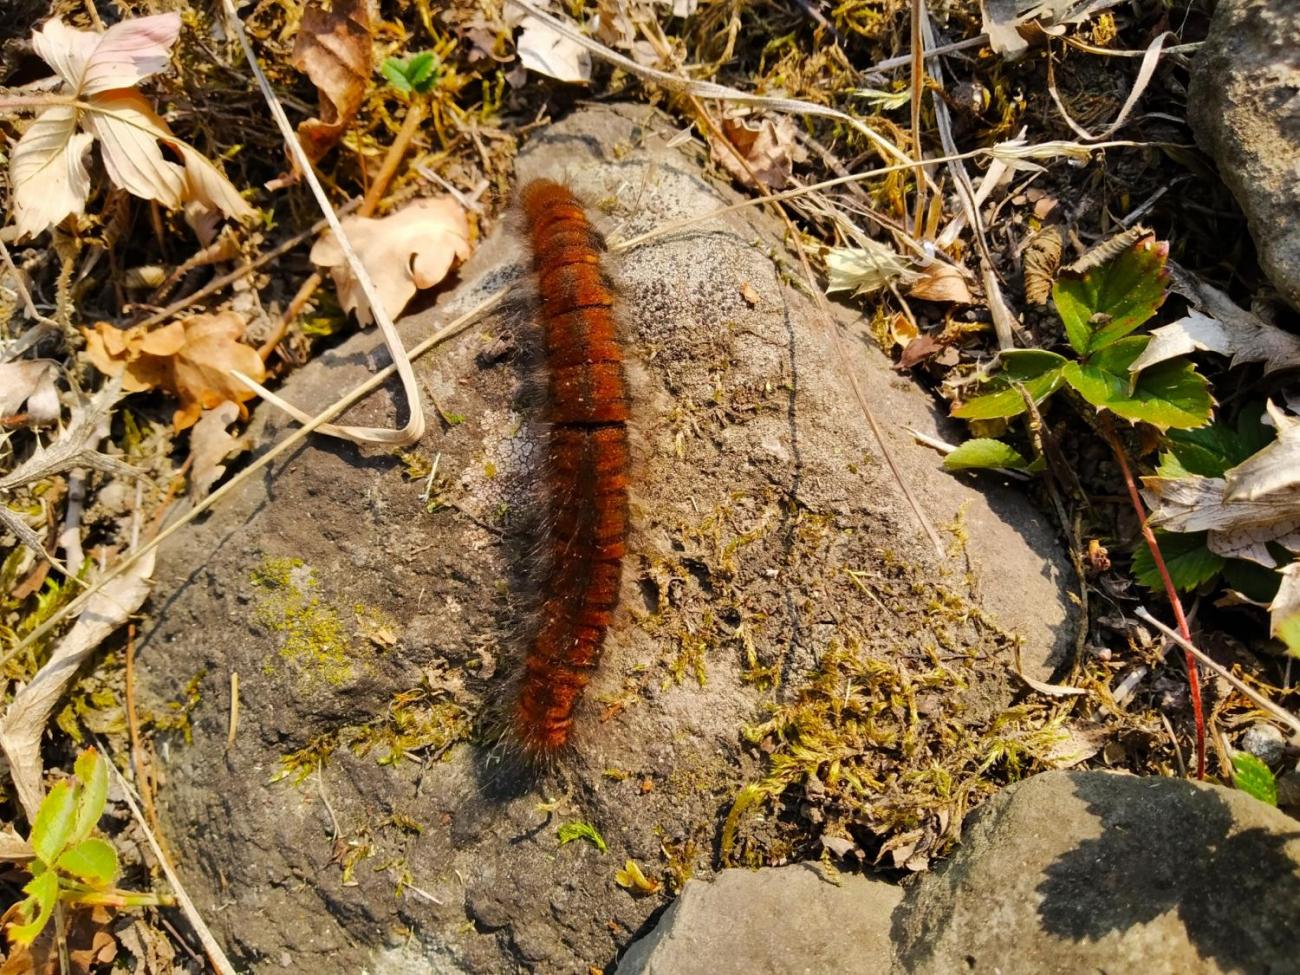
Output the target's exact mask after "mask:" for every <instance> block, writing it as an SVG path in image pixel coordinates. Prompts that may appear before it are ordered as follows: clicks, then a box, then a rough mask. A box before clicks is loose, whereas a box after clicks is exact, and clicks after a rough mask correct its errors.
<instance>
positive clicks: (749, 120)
mask: <svg viewBox="0 0 1300 975" xmlns="http://www.w3.org/2000/svg"><path fill="white" fill-rule="evenodd" d="M722 131H723V134H724V135H725V136H726V137H727V141H726V142H719V140H718V139H717V138H716V137H713V138H710V139H709V147H710V150H711V152H712V155H713V159H714V161H715V162H717V163H718V165H720V166H721V167H722V168H723V169H725V170H726V171H727V172H728V173H730V174H731V176H732V177H733V178H734V179H735V180H736V181H737V182H739V183H742V184H744V185H746V186H749V185H752V183H753V180H752V179H750V176H749V173H748V172H747V171H746V166H748V167H749V169H750V170H753V173H754V176H755V177H757V178H758V181H759V182H760V183H762V184H763V185H764V186H766V187H768V188H769V189H776V190H779V189H783V188H784V187H785V185H786V184H787V183H789V181H790V175H791V174H792V173H793V172H794V164H795V163H797V162H803V161H804V160H805V159H807V158H808V153H807V151H806V150H805V149H804V148H803V146H801V145H799V143H798V142H796V141H795V134H794V133H795V126H794V122H793V121H791V120H790V119H789V118H788V117H787V116H784V115H782V116H778V117H776V118H768V117H763V118H759V117H756V116H753V115H750V114H749V113H747V112H744V111H739V112H733V113H732V114H731V115H730V116H728V117H725V118H723V120H722ZM741 160H743V161H744V162H743V163H742V162H741Z"/></svg>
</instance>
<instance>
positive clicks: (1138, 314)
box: [944, 236, 1214, 470]
mask: <svg viewBox="0 0 1300 975" xmlns="http://www.w3.org/2000/svg"><path fill="white" fill-rule="evenodd" d="M1167 256H1168V246H1167V245H1166V244H1164V243H1161V242H1158V241H1156V240H1155V239H1154V238H1153V237H1149V236H1148V237H1144V238H1142V239H1141V240H1139V241H1137V242H1136V243H1135V244H1133V245H1132V246H1130V247H1126V248H1125V249H1124V250H1123V251H1121V252H1120V253H1119V254H1118V255H1117V256H1115V257H1114V258H1112V259H1111V260H1109V261H1107V262H1105V263H1104V264H1101V265H1099V266H1097V267H1093V268H1090V269H1088V270H1087V271H1085V272H1083V273H1081V274H1071V273H1066V274H1064V275H1062V276H1061V278H1060V279H1059V280H1058V281H1057V282H1056V285H1055V287H1054V288H1053V289H1052V300H1053V301H1054V302H1055V304H1056V311H1057V314H1058V315H1060V317H1061V322H1062V323H1063V324H1064V326H1065V335H1066V339H1067V340H1068V341H1069V343H1070V348H1071V349H1073V350H1074V352H1075V355H1076V358H1073V359H1071V358H1068V357H1067V356H1064V355H1059V354H1058V353H1056V352H1051V351H1049V350H1047V349H1017V350H1012V351H1008V352H1004V353H1002V357H1001V359H1002V371H1001V372H1000V373H999V374H998V375H997V376H995V377H994V378H993V379H992V380H991V381H990V382H989V383H988V384H986V387H985V392H983V393H982V394H981V395H979V396H976V397H973V398H972V399H969V400H967V401H966V402H964V403H961V404H959V405H958V406H957V407H955V408H954V409H953V411H952V415H953V416H955V417H958V418H959V419H963V420H995V419H1009V418H1011V417H1014V416H1019V415H1020V414H1022V413H1025V412H1026V411H1027V410H1028V405H1027V400H1029V401H1032V402H1033V403H1034V404H1035V405H1037V404H1039V403H1042V402H1043V401H1044V400H1046V399H1047V398H1048V397H1049V396H1051V395H1052V394H1053V393H1055V392H1056V391H1057V390H1058V389H1060V388H1061V387H1063V386H1069V387H1070V388H1071V389H1073V390H1074V391H1075V392H1076V393H1078V394H1079V396H1081V397H1082V398H1083V399H1084V400H1085V401H1086V402H1088V403H1089V404H1091V405H1092V406H1094V407H1096V408H1097V409H1099V410H1109V411H1110V412H1112V413H1114V414H1116V415H1117V416H1121V417H1123V418H1124V419H1126V420H1131V421H1133V422H1137V421H1142V422H1144V423H1149V424H1151V425H1152V426H1154V427H1157V428H1159V429H1160V430H1170V429H1176V430H1189V429H1194V428H1197V427H1202V426H1204V425H1205V424H1206V423H1208V422H1209V420H1210V415H1211V413H1212V411H1213V408H1214V400H1213V399H1212V398H1211V396H1210V392H1209V384H1208V383H1207V382H1206V380H1205V377H1204V376H1202V375H1201V374H1200V373H1198V372H1197V371H1196V368H1195V366H1193V365H1192V363H1191V362H1189V361H1187V360H1186V359H1183V358H1175V359H1166V360H1164V361H1160V362H1156V363H1155V364H1153V365H1151V366H1150V367H1148V368H1140V366H1141V363H1139V361H1138V360H1139V357H1140V356H1141V355H1142V353H1143V352H1144V351H1145V350H1146V348H1147V346H1148V344H1150V342H1151V336H1149V335H1133V334H1131V333H1132V332H1134V331H1135V330H1136V329H1138V328H1139V327H1141V326H1142V325H1144V324H1146V322H1148V321H1149V320H1150V319H1151V318H1153V317H1154V316H1155V313H1156V311H1157V309H1159V307H1160V305H1161V304H1163V302H1164V299H1165V283H1166V282H1167V281H1168V278H1169V273H1168V271H1166V270H1165V259H1166V257H1167ZM1135 363H1137V364H1138V365H1139V368H1138V369H1137V370H1134V369H1133V368H1132V367H1133V365H1134V364H1135ZM1017 460H1018V461H1019V463H1018V462H1017ZM944 466H945V467H947V468H948V469H949V470H960V469H964V468H969V467H1011V468H1016V467H1019V468H1020V469H1023V470H1032V469H1035V468H1034V464H1033V463H1032V462H1030V461H1028V460H1026V459H1025V458H1023V457H1021V456H1020V455H1019V454H1017V452H1015V451H1013V450H1011V449H1010V448H1006V449H1004V450H997V449H995V448H992V447H991V445H990V443H989V442H981V441H975V442H973V445H972V446H968V445H967V444H963V445H962V446H961V447H959V448H958V449H957V450H955V451H953V453H951V454H949V455H948V457H947V458H946V460H945V465H944Z"/></svg>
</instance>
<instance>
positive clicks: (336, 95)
mask: <svg viewBox="0 0 1300 975" xmlns="http://www.w3.org/2000/svg"><path fill="white" fill-rule="evenodd" d="M373 19H374V11H373V3H372V0H336V2H335V4H334V7H333V9H332V10H326V9H324V7H322V6H321V5H320V3H319V0H318V2H316V3H313V4H311V5H310V6H308V8H307V9H306V10H305V11H304V12H303V15H302V25H301V27H300V28H299V30H298V36H297V38H295V40H294V45H293V58H292V61H293V66H294V67H295V68H297V69H298V70H299V71H302V72H303V73H305V74H306V75H307V77H308V78H310V79H311V82H312V84H314V85H315V86H316V88H317V91H318V93H319V94H320V118H314V119H307V120H306V121H304V122H302V123H301V124H299V126H298V141H299V142H301V143H302V147H303V150H304V151H305V152H306V153H307V158H308V159H310V160H312V161H313V162H315V161H316V160H318V159H320V158H321V157H322V156H323V155H325V153H326V152H328V151H329V150H330V149H331V148H332V147H333V146H334V144H335V143H336V142H338V141H339V138H340V137H341V136H342V135H343V131H344V130H345V129H346V128H347V127H348V125H349V124H350V123H351V122H352V119H353V118H354V117H355V116H356V114H357V110H358V109H359V108H360V107H361V102H362V100H363V99H364V98H365V94H366V85H367V83H368V82H369V79H370V74H371V72H372V71H373V70H374V66H373V63H372V61H373V57H372V48H373V44H372V40H371V24H372V22H373Z"/></svg>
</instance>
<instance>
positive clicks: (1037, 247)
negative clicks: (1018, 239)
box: [1020, 227, 1061, 305]
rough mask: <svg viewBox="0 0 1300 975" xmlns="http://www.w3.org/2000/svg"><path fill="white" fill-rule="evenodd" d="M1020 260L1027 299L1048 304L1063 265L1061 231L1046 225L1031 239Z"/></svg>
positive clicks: (1033, 303)
mask: <svg viewBox="0 0 1300 975" xmlns="http://www.w3.org/2000/svg"><path fill="white" fill-rule="evenodd" d="M1020 260H1021V263H1022V265H1023V267H1024V271H1025V300H1026V301H1028V302H1029V303H1030V304H1032V305H1045V304H1047V299H1048V298H1050V297H1051V296H1052V282H1053V281H1054V280H1055V279H1056V271H1057V268H1059V267H1060V266H1061V232H1060V231H1059V230H1057V229H1056V228H1055V227H1044V228H1043V229H1042V230H1040V231H1039V232H1038V233H1036V234H1034V236H1033V237H1032V238H1031V239H1030V241H1029V243H1028V244H1027V245H1026V246H1025V251H1024V254H1022V255H1021V258H1020Z"/></svg>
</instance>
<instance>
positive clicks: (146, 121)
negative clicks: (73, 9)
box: [9, 13, 254, 237]
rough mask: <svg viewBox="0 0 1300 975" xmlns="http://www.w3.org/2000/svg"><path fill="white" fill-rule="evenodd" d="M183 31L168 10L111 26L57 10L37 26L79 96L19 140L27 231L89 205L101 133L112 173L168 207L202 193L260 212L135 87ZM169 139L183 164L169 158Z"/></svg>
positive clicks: (47, 55)
mask: <svg viewBox="0 0 1300 975" xmlns="http://www.w3.org/2000/svg"><path fill="white" fill-rule="evenodd" d="M179 32H180V16H179V15H178V14H175V13H166V14H157V15H156V16H153V17H140V18H136V19H132V20H124V21H121V22H119V23H117V24H114V25H113V26H112V27H110V28H109V29H108V30H107V31H105V32H103V33H102V34H101V33H95V32H93V31H83V30H76V29H74V28H72V27H68V26H67V25H66V24H64V23H63V21H61V20H60V19H59V18H57V17H54V18H52V19H51V20H49V21H47V22H46V23H45V25H44V27H43V28H41V29H40V30H37V31H34V32H33V33H32V46H33V47H34V48H35V49H36V53H37V54H39V55H40V56H41V57H42V58H43V59H44V60H45V62H46V63H47V64H49V65H50V67H52V68H53V69H54V70H55V71H56V72H57V74H58V76H59V78H60V79H61V80H62V82H63V86H62V88H61V89H60V90H59V92H58V94H59V95H60V96H62V97H65V98H69V99H75V100H76V102H77V104H75V105H57V106H55V107H53V108H50V109H48V110H46V111H45V112H43V113H42V114H41V115H39V116H38V117H37V118H36V120H35V121H34V122H32V124H31V125H30V126H29V127H28V128H27V131H26V132H25V133H23V137H22V138H21V139H19V140H18V144H17V145H16V146H14V148H13V152H12V153H11V155H10V162H9V166H10V169H9V177H10V185H11V186H12V188H13V198H14V209H15V212H16V223H17V227H18V233H19V236H21V237H27V236H34V235H36V234H39V233H40V232H41V231H43V230H45V228H46V227H48V226H50V225H51V224H56V223H58V222H60V221H61V220H63V219H64V218H65V217H67V216H68V215H70V214H80V213H83V212H84V211H85V206H86V199H87V197H88V196H89V195H90V171H89V169H88V168H87V166H86V153H87V152H88V151H89V149H90V146H91V144H92V143H93V142H94V141H96V140H98V141H99V145H100V154H101V156H102V158H103V160H104V168H105V170H107V172H108V175H109V178H110V179H111V180H112V181H113V182H114V183H116V184H117V185H118V186H120V187H122V188H123V189H125V190H128V191H129V192H131V193H133V194H134V195H136V196H139V197H141V198H143V199H146V200H157V201H158V202H160V203H162V204H163V205H165V206H168V207H178V206H180V205H181V204H182V203H184V202H185V201H187V200H195V201H198V202H200V203H203V204H205V205H207V206H209V207H211V208H214V209H218V210H221V211H222V212H224V213H225V214H227V215H228V216H231V217H234V218H236V219H240V220H244V219H248V218H249V217H251V216H252V215H253V213H254V211H253V209H252V207H250V206H249V205H248V204H247V203H245V202H244V200H243V199H242V198H241V197H240V195H239V193H238V191H236V190H235V188H234V187H233V186H232V185H230V182H229V181H228V180H227V179H226V178H225V177H224V176H223V175H222V174H221V172H220V171H219V170H218V169H217V168H216V167H215V166H213V165H212V163H210V162H208V160H207V159H205V158H204V157H203V156H202V154H200V153H199V152H198V151H197V150H195V149H194V148H193V147H191V146H188V145H186V144H185V143H184V142H181V141H180V140H179V139H177V138H176V136H175V135H173V134H172V132H171V129H169V128H168V127H167V123H166V122H164V121H163V120H162V118H160V117H159V116H158V115H157V113H155V112H154V110H153V108H152V107H151V106H150V105H149V103H148V101H146V100H145V98H144V96H142V95H141V94H140V93H139V92H138V91H136V90H135V88H134V87H132V86H134V85H135V84H137V83H138V82H140V81H142V80H144V79H145V78H147V77H149V76H150V75H152V74H154V73H156V72H158V71H161V70H162V69H163V68H165V67H166V66H167V63H168V61H169V60H170V58H171V54H170V51H171V47H172V45H173V44H174V43H176V37H177V35H178V34H179ZM83 130H84V131H83ZM160 143H161V144H165V145H167V146H168V147H169V148H170V149H172V150H173V151H174V152H175V153H177V154H178V155H179V156H180V157H181V159H182V163H181V164H177V163H174V162H172V161H171V160H170V159H168V158H166V157H165V156H164V155H163V152H162V149H161V147H160Z"/></svg>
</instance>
